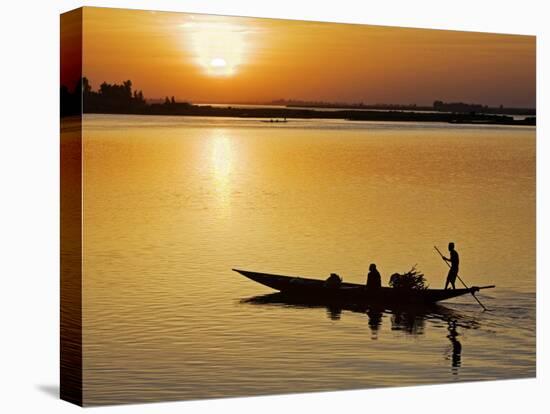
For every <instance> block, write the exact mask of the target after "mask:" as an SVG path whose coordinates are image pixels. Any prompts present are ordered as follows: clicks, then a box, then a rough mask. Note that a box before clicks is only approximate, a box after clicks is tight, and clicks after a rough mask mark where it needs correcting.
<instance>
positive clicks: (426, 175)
mask: <svg viewBox="0 0 550 414" xmlns="http://www.w3.org/2000/svg"><path fill="white" fill-rule="evenodd" d="M83 130H84V132H83V150H84V152H83V159H84V168H83V174H84V177H83V185H84V190H83V192H84V193H83V201H84V226H83V249H84V251H83V260H84V264H83V324H84V325H83V345H84V401H85V404H86V405H96V404H116V403H127V402H148V401H159V400H181V399H196V398H213V397H227V396H246V395H260V394H272V393H288V392H306V391H325V390H341V389H356V388H370V387H385V386H403V385H417V384H433V383H444V382H457V381H473V380H493V379H504V378H520V377H533V376H535V373H536V372H535V331H536V330H535V288H536V281H535V148H536V147H535V145H536V140H535V129H534V128H532V127H515V126H514V127H510V126H507V127H504V126H477V125H476V126H468V125H447V124H422V123H388V122H350V121H344V120H290V121H289V122H288V123H273V124H271V123H264V122H260V120H255V119H231V118H200V117H156V116H123V115H86V116H85V117H84V122H83ZM449 241H453V242H455V243H456V248H457V251H458V252H459V254H460V256H461V268H460V270H461V271H460V274H461V276H462V278H463V279H464V281H465V282H466V283H468V284H471V285H489V284H495V285H496V286H497V287H496V289H492V290H486V291H483V292H482V293H480V294H479V298H480V300H481V301H482V302H483V303H484V304H485V305H486V306H487V307H488V308H490V311H488V312H483V311H482V310H481V308H480V306H479V305H478V304H477V303H476V302H475V301H474V300H473V298H472V297H470V296H464V297H460V298H457V299H453V300H450V301H447V302H444V303H442V305H443V306H442V307H439V308H436V309H434V310H432V311H430V312H429V313H425V314H410V313H407V312H405V313H403V312H397V311H394V310H390V309H382V310H380V309H377V310H374V309H373V310H370V311H368V312H353V311H350V310H341V309H327V308H324V307H308V306H301V305H299V304H288V303H277V301H272V300H269V297H267V299H266V298H265V297H263V299H258V297H259V296H263V295H266V294H269V293H271V291H270V289H269V288H267V287H264V286H261V285H258V284H255V283H253V282H252V281H250V280H247V279H245V278H244V277H242V276H240V275H238V274H237V273H234V272H232V271H231V269H232V268H243V269H248V270H254V271H260V272H268V273H279V274H289V275H302V276H306V277H315V278H326V277H327V276H328V275H329V273H331V272H337V273H338V274H340V275H341V276H343V277H344V280H346V281H350V282H357V283H364V282H365V278H366V273H367V269H368V265H369V264H370V263H373V262H374V263H376V264H377V266H378V269H379V270H380V272H381V274H382V280H383V283H384V284H386V283H387V280H388V278H389V275H390V274H392V273H394V272H404V271H406V270H408V269H410V268H411V266H413V265H415V264H416V265H417V268H418V269H419V270H421V271H422V272H423V273H424V274H425V275H426V277H427V279H428V282H429V284H430V286H431V287H442V286H443V284H444V282H445V275H446V270H447V268H446V265H445V264H444V263H443V262H442V261H441V259H440V258H439V257H438V256H437V254H436V253H435V252H434V249H433V246H434V245H437V246H439V248H440V249H445V248H446V245H447V243H448V242H449ZM443 251H445V250H443Z"/></svg>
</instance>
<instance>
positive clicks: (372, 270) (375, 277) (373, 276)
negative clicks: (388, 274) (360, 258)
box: [367, 263, 382, 291]
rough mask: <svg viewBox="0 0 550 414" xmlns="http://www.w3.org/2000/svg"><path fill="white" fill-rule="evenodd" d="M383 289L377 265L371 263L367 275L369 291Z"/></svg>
mask: <svg viewBox="0 0 550 414" xmlns="http://www.w3.org/2000/svg"><path fill="white" fill-rule="evenodd" d="M381 287H382V278H381V277H380V273H379V272H378V269H376V265H375V264H374V263H371V265H370V266H369V274H368V275H367V290H371V291H372V290H376V289H380V288H381Z"/></svg>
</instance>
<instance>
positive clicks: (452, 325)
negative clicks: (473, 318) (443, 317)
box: [447, 320, 462, 374]
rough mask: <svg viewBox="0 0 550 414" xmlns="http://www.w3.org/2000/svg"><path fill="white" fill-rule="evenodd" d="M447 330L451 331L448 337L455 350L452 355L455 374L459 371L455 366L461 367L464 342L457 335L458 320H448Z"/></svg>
mask: <svg viewBox="0 0 550 414" xmlns="http://www.w3.org/2000/svg"><path fill="white" fill-rule="evenodd" d="M447 330H448V331H449V335H447V338H449V340H450V341H451V344H452V347H453V350H452V356H451V366H452V367H453V374H456V373H457V370H456V369H454V368H460V359H461V353H462V344H461V343H460V341H459V340H458V339H456V337H457V336H458V335H459V334H458V332H457V331H456V321H455V320H450V321H448V326H447Z"/></svg>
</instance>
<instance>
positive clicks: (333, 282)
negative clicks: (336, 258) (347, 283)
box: [325, 273, 342, 289]
mask: <svg viewBox="0 0 550 414" xmlns="http://www.w3.org/2000/svg"><path fill="white" fill-rule="evenodd" d="M341 284H342V278H341V277H340V276H338V275H337V274H336V273H331V274H330V276H329V277H328V278H327V280H325V287H328V288H332V289H336V288H339V287H340V285H341Z"/></svg>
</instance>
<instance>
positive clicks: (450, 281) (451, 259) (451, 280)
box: [443, 242, 459, 289]
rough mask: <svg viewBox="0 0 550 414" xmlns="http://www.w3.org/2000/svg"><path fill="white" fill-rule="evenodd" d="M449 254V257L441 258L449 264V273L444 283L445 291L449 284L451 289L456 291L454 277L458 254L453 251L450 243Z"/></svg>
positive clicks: (456, 273) (453, 246) (453, 247)
mask: <svg viewBox="0 0 550 414" xmlns="http://www.w3.org/2000/svg"><path fill="white" fill-rule="evenodd" d="M449 253H450V254H449V256H450V257H443V260H445V261H446V262H449V263H451V268H450V269H449V273H448V274H447V281H446V282H445V289H447V288H448V287H449V284H451V286H452V287H453V289H456V287H455V281H456V277H457V276H458V263H459V257H458V252H457V251H456V250H455V244H454V243H452V242H451V243H449Z"/></svg>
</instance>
